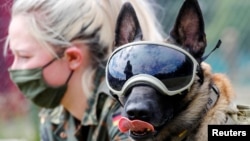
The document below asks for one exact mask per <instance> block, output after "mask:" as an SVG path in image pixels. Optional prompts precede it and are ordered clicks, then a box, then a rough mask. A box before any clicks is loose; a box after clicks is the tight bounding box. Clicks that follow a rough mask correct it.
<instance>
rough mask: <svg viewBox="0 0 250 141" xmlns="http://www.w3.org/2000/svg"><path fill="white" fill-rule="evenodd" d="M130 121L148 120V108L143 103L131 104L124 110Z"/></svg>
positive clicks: (149, 113)
mask: <svg viewBox="0 0 250 141" xmlns="http://www.w3.org/2000/svg"><path fill="white" fill-rule="evenodd" d="M125 111H126V113H127V115H128V118H129V119H130V120H134V119H138V120H144V121H147V120H148V119H149V118H150V115H151V112H150V108H149V107H148V106H147V105H146V104H145V103H144V104H143V103H131V104H129V105H128V106H127V107H126V109H125Z"/></svg>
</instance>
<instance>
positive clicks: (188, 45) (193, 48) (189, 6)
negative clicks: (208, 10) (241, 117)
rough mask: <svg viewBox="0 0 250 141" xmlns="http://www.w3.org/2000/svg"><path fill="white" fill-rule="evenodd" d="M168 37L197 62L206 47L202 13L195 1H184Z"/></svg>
mask: <svg viewBox="0 0 250 141" xmlns="http://www.w3.org/2000/svg"><path fill="white" fill-rule="evenodd" d="M170 36H171V37H172V38H173V39H174V40H175V42H176V43H177V44H179V45H180V46H182V47H183V48H184V49H186V50H187V51H189V52H190V53H191V54H192V55H193V56H194V57H195V58H196V59H197V60H198V61H199V62H200V61H201V57H202V55H203V53H204V51H205V47H206V45H207V41H206V34H205V29H204V21H203V16H202V12H201V9H200V6H199V3H198V1H197V0H185V2H184V3H183V5H182V7H181V9H180V11H179V14H178V16H177V19H176V22H175V25H174V27H173V29H172V31H171V32H170Z"/></svg>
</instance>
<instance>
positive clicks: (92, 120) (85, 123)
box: [40, 82, 130, 141]
mask: <svg viewBox="0 0 250 141" xmlns="http://www.w3.org/2000/svg"><path fill="white" fill-rule="evenodd" d="M108 93H109V91H108V88H107V86H106V83H105V82H102V83H101V85H100V86H99V88H98V90H97V92H96V93H95V94H94V95H93V96H92V97H91V98H90V99H89V100H88V102H89V105H91V106H89V107H90V108H89V109H88V110H87V111H86V112H85V114H84V117H83V120H82V121H81V122H79V123H78V124H77V123H76V121H75V119H74V118H73V117H72V116H71V115H70V114H69V112H67V111H66V110H65V109H64V108H63V107H62V106H59V107H57V108H55V109H53V110H48V109H43V110H42V111H41V112H40V119H41V126H40V130H41V141H130V139H129V138H128V135H127V134H124V133H121V132H120V131H119V129H118V127H117V126H116V124H115V121H113V119H114V117H117V116H119V115H120V110H121V109H120V105H119V103H117V101H116V100H114V99H113V98H111V96H109V95H108Z"/></svg>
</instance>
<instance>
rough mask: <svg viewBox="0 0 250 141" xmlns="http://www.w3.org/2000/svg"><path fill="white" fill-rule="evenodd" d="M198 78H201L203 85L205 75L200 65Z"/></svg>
mask: <svg viewBox="0 0 250 141" xmlns="http://www.w3.org/2000/svg"><path fill="white" fill-rule="evenodd" d="M197 76H198V77H199V78H200V79H199V82H200V84H201V85H202V84H203V82H204V75H203V70H202V68H201V66H200V65H198V66H197Z"/></svg>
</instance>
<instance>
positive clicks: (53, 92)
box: [9, 59, 73, 108]
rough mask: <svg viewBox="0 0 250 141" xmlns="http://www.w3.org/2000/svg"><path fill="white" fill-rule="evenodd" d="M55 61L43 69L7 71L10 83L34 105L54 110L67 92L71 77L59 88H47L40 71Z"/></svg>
mask: <svg viewBox="0 0 250 141" xmlns="http://www.w3.org/2000/svg"><path fill="white" fill-rule="evenodd" d="M53 61H55V59H53V60H52V61H50V62H49V63H48V64H46V65H45V66H43V67H40V68H35V69H27V70H9V74H10V77H11V79H12V81H13V82H14V83H15V84H16V85H17V86H18V88H19V89H20V91H21V92H22V93H23V94H24V95H25V96H26V97H27V98H28V99H30V100H31V101H32V102H34V103H35V104H36V105H38V106H40V107H44V108H54V107H56V106H58V105H59V104H60V102H61V100H62V97H63V96H64V94H65V92H66V90H67V84H68V81H69V79H70V78H71V76H72V73H73V71H72V72H71V73H70V75H69V77H68V79H67V81H66V83H65V84H64V85H62V86H59V87H52V86H49V85H48V84H47V83H46V82H45V80H44V78H43V74H42V71H43V69H44V68H45V67H47V66H48V65H50V64H51V63H52V62H53Z"/></svg>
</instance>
